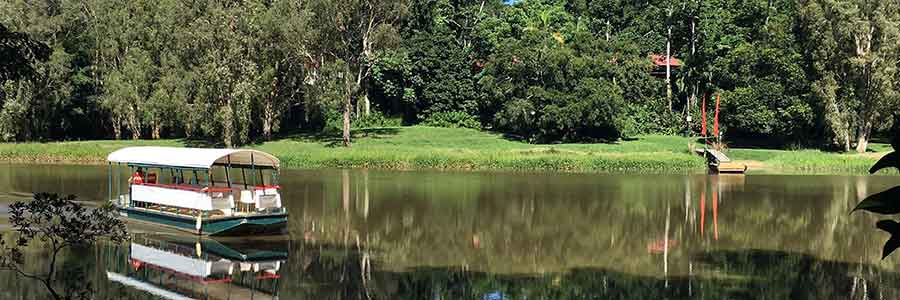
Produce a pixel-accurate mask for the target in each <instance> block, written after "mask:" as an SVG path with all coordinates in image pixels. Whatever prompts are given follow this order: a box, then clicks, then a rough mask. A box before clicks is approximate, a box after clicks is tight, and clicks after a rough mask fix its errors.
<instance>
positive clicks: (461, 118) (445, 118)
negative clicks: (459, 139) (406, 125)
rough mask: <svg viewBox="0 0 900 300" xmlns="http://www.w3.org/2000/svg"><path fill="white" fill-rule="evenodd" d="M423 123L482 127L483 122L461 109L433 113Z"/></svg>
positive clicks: (428, 124) (455, 126)
mask: <svg viewBox="0 0 900 300" xmlns="http://www.w3.org/2000/svg"><path fill="white" fill-rule="evenodd" d="M422 125H425V126H434V127H446V128H470V129H481V122H479V121H478V119H477V118H475V117H473V116H472V115H469V114H467V113H465V112H461V111H448V112H436V113H432V114H431V115H429V116H428V118H426V119H425V121H423V122H422Z"/></svg>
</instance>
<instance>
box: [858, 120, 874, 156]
mask: <svg viewBox="0 0 900 300" xmlns="http://www.w3.org/2000/svg"><path fill="white" fill-rule="evenodd" d="M871 133H872V122H870V121H869V120H863V121H862V124H861V125H860V128H859V130H858V131H857V136H856V152H857V153H866V149H867V147H868V146H869V134H871Z"/></svg>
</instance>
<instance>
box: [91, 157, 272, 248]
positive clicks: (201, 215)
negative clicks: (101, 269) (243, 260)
mask: <svg viewBox="0 0 900 300" xmlns="http://www.w3.org/2000/svg"><path fill="white" fill-rule="evenodd" d="M107 161H108V162H109V182H110V184H109V195H110V201H112V202H113V203H114V204H115V205H116V206H117V207H118V209H119V211H120V213H121V214H122V216H124V217H127V218H128V219H130V220H135V221H141V222H149V223H153V224H156V225H159V226H164V227H168V228H174V229H178V230H182V231H189V232H192V233H195V234H198V235H257V234H274V233H281V232H283V231H284V229H285V228H286V226H287V217H288V213H287V210H286V209H285V208H284V207H283V206H282V202H281V193H280V190H281V187H280V186H279V185H278V167H279V161H278V158H276V157H274V156H272V155H271V154H268V153H265V152H262V151H257V150H247V149H204V148H175V147H128V148H123V149H120V150H118V151H115V152H113V153H111V154H109V156H108V157H107ZM123 165H124V166H125V167H127V168H129V170H130V172H129V174H131V176H130V177H129V178H128V180H127V181H123V180H122V177H124V176H122V172H121V170H120V169H121V168H122V166H123Z"/></svg>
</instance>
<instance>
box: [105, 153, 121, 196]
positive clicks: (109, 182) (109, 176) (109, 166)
mask: <svg viewBox="0 0 900 300" xmlns="http://www.w3.org/2000/svg"><path fill="white" fill-rule="evenodd" d="M106 183H107V187H106V188H107V191H106V199H107V201H112V199H113V197H112V163H111V162H108V163H106ZM116 198H118V197H116ZM116 203H119V201H118V199H116Z"/></svg>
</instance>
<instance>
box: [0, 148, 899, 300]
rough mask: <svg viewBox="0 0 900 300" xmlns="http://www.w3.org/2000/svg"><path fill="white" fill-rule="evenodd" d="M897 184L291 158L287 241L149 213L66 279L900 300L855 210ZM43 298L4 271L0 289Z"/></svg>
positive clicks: (198, 293)
mask: <svg viewBox="0 0 900 300" xmlns="http://www.w3.org/2000/svg"><path fill="white" fill-rule="evenodd" d="M898 183H900V177H890V176H783V175H749V176H707V175H586V174H521V173H451V172H391V171H365V170H349V171H348V170H317V171H306V170H287V171H284V172H282V176H281V186H282V187H283V197H284V199H285V201H286V206H287V208H288V211H289V212H290V213H291V217H290V224H289V231H290V235H289V236H287V237H283V238H259V237H250V238H242V239H234V238H231V239H220V240H198V239H197V238H195V237H192V236H185V235H176V234H171V233H165V232H155V230H154V229H153V228H152V227H148V226H141V225H134V226H131V228H130V229H131V231H132V232H133V235H134V240H133V241H132V242H130V243H127V244H125V245H98V246H97V247H94V248H91V249H78V250H76V251H72V252H71V253H67V254H66V256H65V257H64V258H63V261H62V264H61V265H62V266H64V268H65V269H66V270H68V271H66V272H68V273H65V274H70V275H66V276H64V280H63V281H64V284H73V285H75V286H82V287H83V286H88V285H89V286H90V288H91V289H92V290H94V291H95V296H96V297H97V298H100V299H119V298H133V299H191V298H199V299H275V298H278V299H485V300H500V299H837V298H840V299H898V298H900V273H898V272H900V268H898V266H900V264H898V262H900V254H895V255H894V256H893V257H889V258H888V259H885V260H881V259H880V257H881V248H882V245H883V243H884V241H885V240H886V239H887V234H886V233H883V232H880V231H878V230H877V229H875V227H874V223H875V222H876V221H877V220H878V218H877V217H876V216H873V215H871V214H867V213H855V214H853V215H848V212H849V211H850V209H851V208H852V207H853V206H854V205H855V204H856V203H857V202H858V201H859V199H861V197H863V196H864V195H867V194H869V193H874V192H879V191H882V190H884V189H887V188H888V187H890V186H892V185H895V184H898ZM106 184H107V177H106V168H105V167H102V166H60V165H52V166H34V165H27V166H26V165H0V192H2V194H0V203H8V201H10V200H12V199H17V198H22V197H28V193H31V192H36V191H48V192H58V193H67V194H68V193H71V194H76V195H78V196H79V198H80V199H81V200H88V201H102V199H104V198H105V197H106V193H107V188H106ZM2 212H3V210H2V209H0V213H2ZM4 218H5V216H4ZM0 226H2V223H0ZM26 260H27V261H28V263H29V265H30V266H32V267H35V268H40V267H44V266H46V262H44V261H43V260H42V259H41V258H40V256H37V255H34V256H29V257H27V258H26ZM44 298H46V294H45V293H44V292H43V289H42V287H41V286H40V285H39V284H38V283H36V282H33V281H29V280H26V279H22V278H20V277H17V276H16V275H14V274H12V273H9V272H0V299H44Z"/></svg>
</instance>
